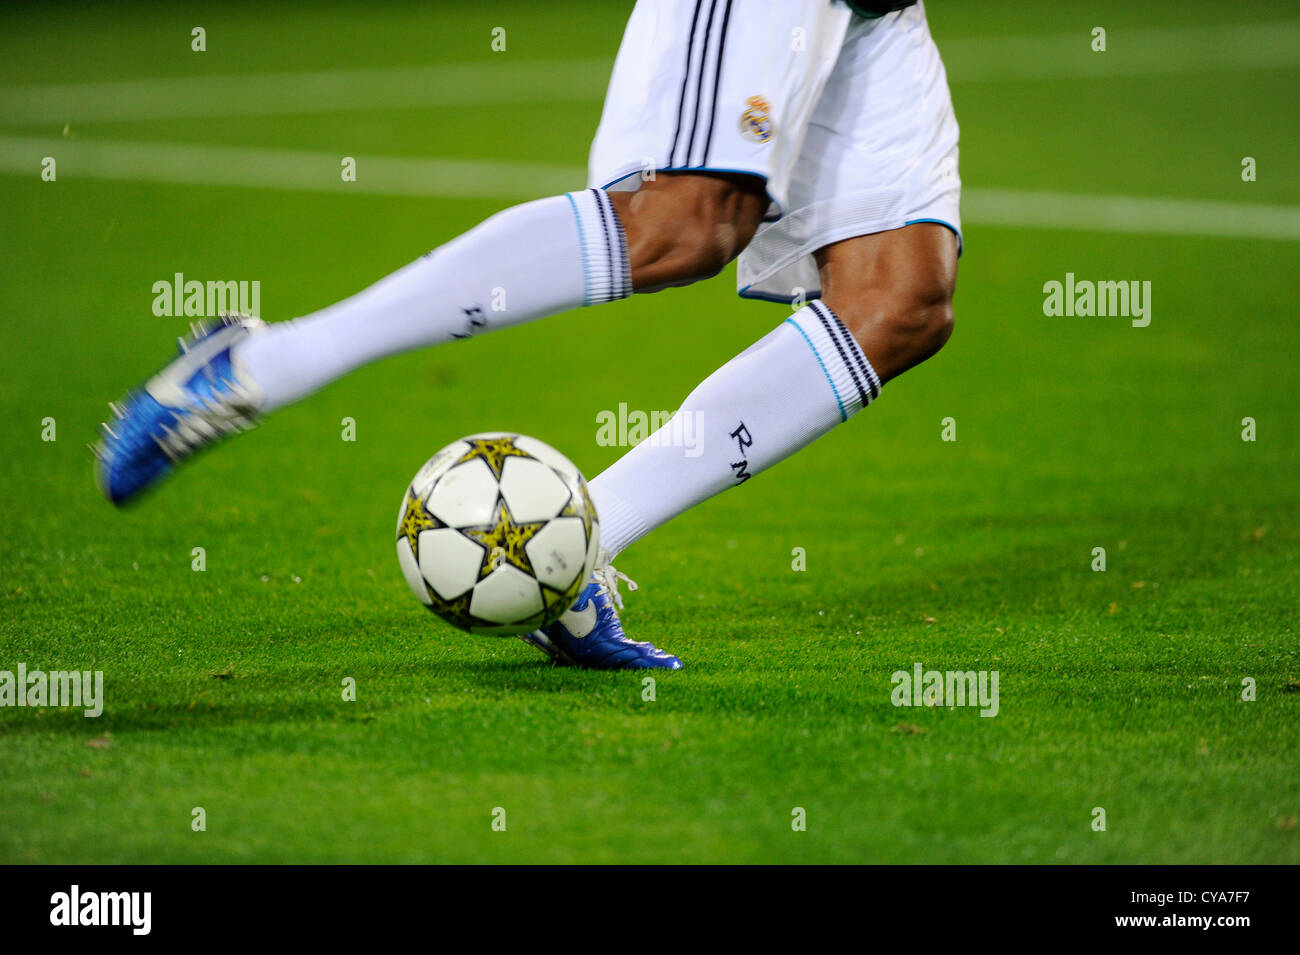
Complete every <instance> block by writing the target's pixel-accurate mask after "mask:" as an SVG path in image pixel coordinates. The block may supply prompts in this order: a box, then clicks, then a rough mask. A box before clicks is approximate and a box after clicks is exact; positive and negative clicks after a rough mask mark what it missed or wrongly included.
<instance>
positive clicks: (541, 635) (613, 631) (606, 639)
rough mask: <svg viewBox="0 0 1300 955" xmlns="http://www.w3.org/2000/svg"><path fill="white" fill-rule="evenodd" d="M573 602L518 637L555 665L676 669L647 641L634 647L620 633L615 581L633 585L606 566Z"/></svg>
mask: <svg viewBox="0 0 1300 955" xmlns="http://www.w3.org/2000/svg"><path fill="white" fill-rule="evenodd" d="M592 578H593V579H592V582H591V583H589V584H588V585H587V586H586V588H585V589H584V590H583V591H582V593H581V594H580V595H579V597H578V602H577V603H575V604H574V605H573V606H572V607H570V608H569V609H568V610H566V611H565V612H564V615H563V616H562V617H560V619H559V620H558V621H556V622H555V623H553V624H551V625H550V626H549V627H545V628H543V629H541V630H534V631H533V632H532V633H528V634H524V635H523V636H522V637H520V639H521V640H524V641H525V642H527V643H531V644H532V645H533V646H535V647H537V648H538V649H539V650H541V651H542V652H543V653H545V654H546V655H547V656H549V657H550V658H551V659H552V660H554V661H555V662H556V663H562V664H565V665H567V666H578V667H587V668H588V669H592V670H652V669H659V670H680V669H681V668H682V661H681V660H679V659H677V658H676V657H675V656H673V655H672V654H671V653H665V652H664V651H663V650H660V649H659V648H658V647H656V646H655V645H654V644H652V643H638V642H637V641H635V640H632V639H629V638H628V635H627V634H626V633H624V632H623V624H622V623H621V622H620V621H619V619H618V608H621V607H622V606H623V599H622V597H620V596H619V593H618V582H619V581H620V580H626V581H627V583H628V589H630V590H636V583H635V582H634V581H632V580H631V579H630V578H629V577H628V576H627V575H626V574H621V573H619V572H618V571H617V570H615V569H614V568H613V567H611V566H609V565H608V564H607V565H605V566H604V567H598V568H597V569H596V571H595V572H594V573H593V574H592Z"/></svg>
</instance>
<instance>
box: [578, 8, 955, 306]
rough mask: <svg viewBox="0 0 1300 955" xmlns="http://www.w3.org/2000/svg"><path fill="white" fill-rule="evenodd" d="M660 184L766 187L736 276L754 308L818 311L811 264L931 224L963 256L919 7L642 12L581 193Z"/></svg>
mask: <svg viewBox="0 0 1300 955" xmlns="http://www.w3.org/2000/svg"><path fill="white" fill-rule="evenodd" d="M669 170H678V171H685V170H702V171H716V172H739V173H751V174H753V175H756V176H761V177H762V178H763V179H764V180H765V181H766V184H767V193H768V197H769V199H770V205H769V207H768V213H767V221H766V222H765V223H764V224H763V225H762V226H760V227H759V230H758V233H757V235H755V237H754V240H753V242H751V243H750V245H749V247H748V248H747V249H746V250H745V251H744V252H743V253H742V254H741V256H740V263H739V291H740V294H741V295H743V296H746V297H750V298H761V299H770V300H774V301H783V302H790V301H794V300H799V299H801V298H813V297H816V296H817V295H819V294H820V281H819V279H818V276H817V269H816V266H815V264H814V262H813V256H812V253H813V252H815V251H816V250H817V249H819V248H821V247H823V246H825V245H829V244H831V243H833V242H838V241H840V240H843V239H847V238H851V237H853V236H857V235H867V234H870V233H874V232H884V231H887V230H889V229H897V228H901V227H902V226H904V225H909V224H911V223H913V222H938V223H941V224H943V225H946V226H948V227H949V228H950V229H952V230H953V232H955V233H956V234H957V236H958V239H959V240H960V236H961V216H960V211H959V202H960V197H961V179H960V177H959V175H958V171H957V120H956V117H955V116H954V115H953V110H952V101H951V98H950V96H949V93H948V82H947V75H946V74H945V72H944V68H943V62H942V60H941V59H940V57H939V51H938V50H937V49H936V47H935V45H934V41H933V40H932V39H931V37H930V29H929V25H928V24H927V23H926V19H925V8H924V6H923V5H922V4H917V5H916V6H913V7H909V8H907V9H905V10H901V11H898V12H896V13H889V14H886V15H885V16H882V17H872V18H868V17H863V16H859V15H858V14H856V13H854V12H853V11H852V10H850V9H849V7H848V6H847V5H846V4H845V3H844V2H843V0H783V2H781V3H772V2H770V0H638V2H637V5H636V8H635V9H634V10H633V11H632V16H631V18H630V19H629V20H628V24H627V30H626V32H625V33H624V36H623V42H622V45H621V46H620V48H619V51H618V58H617V60H616V61H615V63H614V73H613V76H612V78H611V79H610V84H609V91H608V93H607V95H606V98H605V108H604V111H603V113H602V115H601V120H600V128H599V129H598V130H597V132H596V138H595V141H594V142H593V143H592V147H591V158H590V163H589V185H590V186H592V187H601V188H606V189H636V188H638V187H639V186H640V184H641V182H643V181H644V180H645V179H646V178H648V177H650V176H652V175H654V174H655V173H657V172H661V171H669Z"/></svg>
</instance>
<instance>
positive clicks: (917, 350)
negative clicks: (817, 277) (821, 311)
mask: <svg viewBox="0 0 1300 955" xmlns="http://www.w3.org/2000/svg"><path fill="white" fill-rule="evenodd" d="M817 261H818V267H819V271H820V273H821V278H822V300H823V301H824V302H825V303H826V304H827V305H828V306H829V307H830V308H831V309H832V310H833V311H834V312H835V314H836V316H837V317H838V318H839V320H840V321H841V322H843V323H844V324H845V326H847V327H848V329H849V331H850V332H852V333H853V337H854V338H855V339H856V340H857V342H858V344H859V345H860V346H861V348H862V351H863V352H864V353H865V354H866V355H867V356H868V358H869V359H870V360H871V363H872V365H873V367H874V368H875V370H876V372H877V374H879V376H880V380H881V382H882V383H883V382H887V381H889V380H890V379H891V378H896V377H898V376H899V375H901V374H902V373H903V372H905V371H907V369H909V368H911V367H913V366H914V365H919V364H920V363H921V362H923V361H925V360H926V359H927V358H930V357H931V356H933V355H934V354H935V353H936V352H938V351H939V349H941V348H942V347H943V346H944V344H945V343H946V342H947V341H948V338H949V337H950V336H951V335H952V329H953V307H952V298H953V292H954V290H955V287H956V282H957V240H956V236H955V235H953V233H952V232H951V231H950V230H949V229H947V228H945V227H943V226H941V225H935V224H933V223H918V224H915V225H910V226H906V227H904V228H902V229H895V230H893V231H890V232H881V233H877V234H875V235H867V236H859V237H856V238H853V239H848V240H846V241H844V242H839V243H836V244H834V245H830V246H827V247H826V248H824V249H822V250H821V251H820V252H819V253H818V255H817Z"/></svg>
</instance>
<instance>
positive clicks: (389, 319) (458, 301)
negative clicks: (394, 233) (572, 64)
mask: <svg viewBox="0 0 1300 955" xmlns="http://www.w3.org/2000/svg"><path fill="white" fill-rule="evenodd" d="M631 293H632V275H631V270H630V268H629V265H628V258H627V244H626V241H625V239H624V236H623V229H622V226H621V224H620V223H619V220H618V216H617V214H616V213H615V212H614V206H613V204H612V203H611V202H610V201H609V196H608V194H606V193H605V192H604V191H603V190H600V189H588V190H585V191H583V192H573V193H568V194H566V195H563V196H554V197H552V198H550V199H539V200H537V201H536V202H528V203H525V204H523V205H520V206H514V207H513V208H510V209H506V210H505V211H503V212H499V213H497V214H496V215H494V216H492V217H491V218H490V219H488V220H486V221H485V222H483V223H482V224H480V225H478V226H476V227H475V228H473V229H471V230H470V231H469V232H466V233H465V234H464V235H462V236H459V237H458V238H455V239H453V240H451V241H450V242H448V243H447V244H446V245H443V246H440V247H439V248H437V249H434V250H433V251H432V252H429V253H428V254H426V255H424V256H422V257H421V258H419V259H416V260H415V261H414V262H412V263H411V264H410V265H408V266H406V267H405V268H403V269H400V270H399V271H397V272H394V273H393V274H392V275H389V276H388V277H387V278H384V279H381V280H380V281H379V282H377V283H375V284H374V285H372V286H370V288H368V289H366V290H365V291H363V292H360V293H358V294H357V295H354V296H352V297H351V298H349V299H345V300H344V301H342V302H339V303H338V304H337V305H331V306H329V307H328V308H325V309H322V310H321V311H319V312H315V313H313V314H311V315H308V316H306V317H304V318H298V319H295V320H293V321H289V322H278V323H276V324H274V325H271V326H270V327H268V328H267V329H266V331H265V332H263V333H262V334H260V335H254V336H251V337H250V338H249V339H248V340H247V341H246V342H245V343H244V344H243V345H241V346H240V347H239V348H238V350H237V351H236V356H235V357H237V358H238V360H239V361H240V362H241V363H242V365H243V368H244V370H245V371H246V372H247V373H248V374H249V375H250V376H251V377H252V379H253V381H255V382H256V383H257V384H258V385H259V386H260V387H261V388H262V390H263V391H264V392H265V394H266V401H265V402H264V403H263V405H262V406H261V408H260V409H259V410H261V411H263V412H265V411H272V410H274V409H276V408H279V407H281V406H282V405H286V404H289V403H290V402H293V401H297V400H298V399H300V398H304V397H306V396H307V395H309V394H311V393H312V392H314V391H316V390H317V389H319V388H321V387H322V386H324V385H326V384H328V383H329V382H331V381H333V380H334V379H336V378H338V377H340V376H342V375H343V374H345V373H347V372H349V371H351V370H352V369H354V368H357V367H359V366H361V365H364V364H366V363H368V362H371V361H374V360H375V359H377V358H383V357H385V356H386V355H393V354H396V353H397V352H402V351H407V350H409V349H412V348H419V347H422V346H426V345H435V344H439V343H441V342H447V341H451V340H452V339H455V338H466V337H468V336H470V335H473V334H482V333H484V332H488V331H492V330H494V329H497V328H506V327H508V326H510V325H518V324H520V323H522V322H526V321H530V320H532V319H534V318H541V317H543V316H546V315H553V314H555V313H557V312H563V311H566V310H568V309H571V308H577V307H578V306H579V305H596V304H598V303H600V302H608V301H611V300H613V299H617V298H624V297H625V296H627V295H630V294H631Z"/></svg>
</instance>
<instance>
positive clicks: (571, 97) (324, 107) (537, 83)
mask: <svg viewBox="0 0 1300 955" xmlns="http://www.w3.org/2000/svg"><path fill="white" fill-rule="evenodd" d="M611 65H612V64H611V61H610V60H606V59H601V60H560V61H555V62H549V61H537V60H533V61H527V60H519V61H515V60H511V61H509V62H506V61H504V60H503V61H500V63H497V62H492V61H490V62H487V63H447V64H442V65H437V66H412V67H394V68H387V69H369V70H322V71H319V72H305V73H253V74H241V75H238V76H182V77H171V78H161V77H160V78H150V79H139V80H119V81H112V82H104V83H66V84H54V85H48V86H4V87H0V123H57V124H59V125H65V124H68V123H86V122H113V121H120V120H152V119H171V118H188V117H207V116H289V115H300V114H309V113H332V112H346V111H349V110H371V109H407V108H418V107H437V106H445V107H453V106H483V105H488V104H492V103H548V102H549V103H554V102H584V103H585V102H591V101H593V100H595V101H597V102H599V101H600V100H601V99H602V98H603V97H604V95H605V86H606V84H607V83H608V82H609V71H610V66H611Z"/></svg>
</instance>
